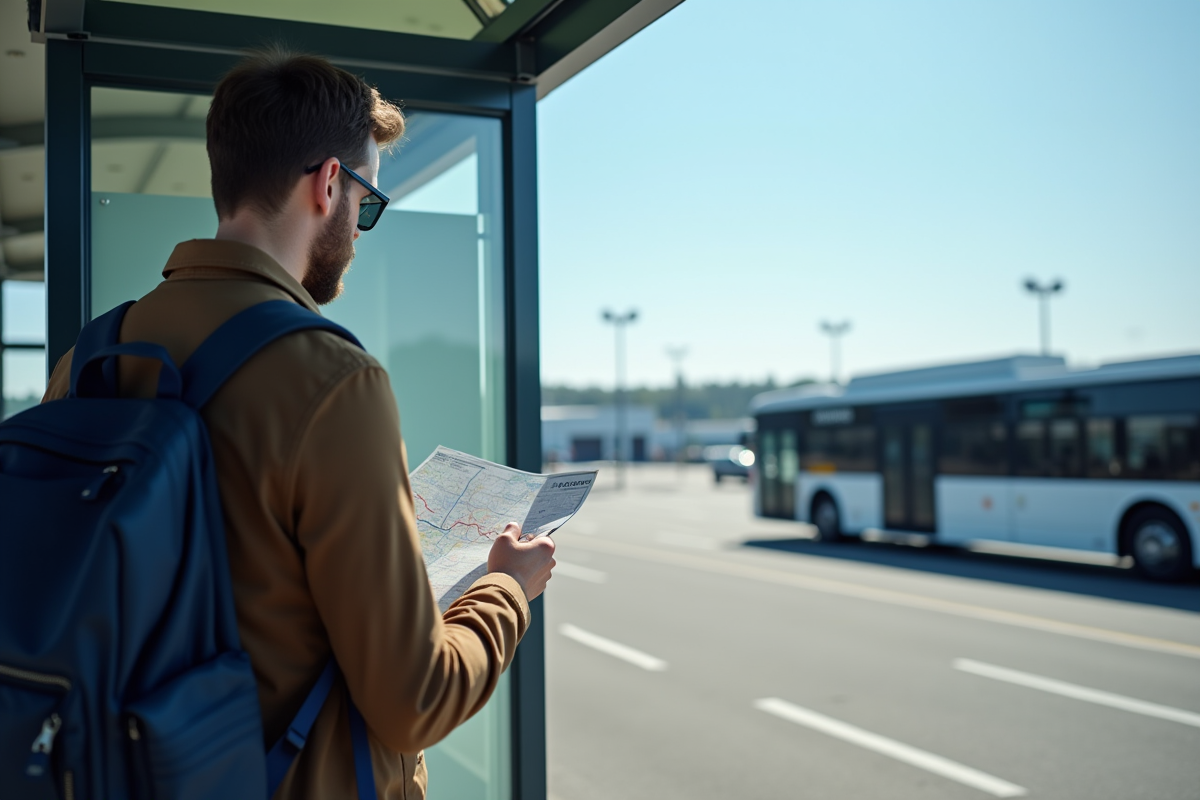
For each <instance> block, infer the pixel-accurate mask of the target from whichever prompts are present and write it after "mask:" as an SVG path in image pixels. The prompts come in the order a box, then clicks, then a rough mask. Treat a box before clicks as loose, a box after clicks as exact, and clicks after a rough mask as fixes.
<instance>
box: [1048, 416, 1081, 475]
mask: <svg viewBox="0 0 1200 800" xmlns="http://www.w3.org/2000/svg"><path fill="white" fill-rule="evenodd" d="M1079 450H1080V448H1079V421H1078V420H1074V419H1056V420H1052V421H1051V422H1050V448H1049V451H1050V452H1049V455H1050V458H1049V459H1048V464H1047V466H1048V467H1049V468H1050V474H1051V475H1053V476H1055V477H1059V478H1074V477H1078V476H1079V475H1080V474H1081V473H1082V472H1083V459H1082V458H1081V453H1080V451H1079Z"/></svg>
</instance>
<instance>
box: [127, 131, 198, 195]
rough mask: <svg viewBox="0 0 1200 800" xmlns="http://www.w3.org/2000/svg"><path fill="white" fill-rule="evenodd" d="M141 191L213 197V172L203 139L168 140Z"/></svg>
mask: <svg viewBox="0 0 1200 800" xmlns="http://www.w3.org/2000/svg"><path fill="white" fill-rule="evenodd" d="M162 148H163V149H162V157H161V158H160V159H159V162H158V164H157V166H156V167H155V168H154V170H153V171H152V172H150V173H149V175H147V177H146V180H145V185H144V187H142V189H141V191H143V192H144V193H145V194H165V195H171V196H172V197H212V173H211V172H210V171H209V166H208V150H207V149H206V148H205V145H204V142H197V141H187V142H179V141H176V142H167V143H165V144H163V145H162Z"/></svg>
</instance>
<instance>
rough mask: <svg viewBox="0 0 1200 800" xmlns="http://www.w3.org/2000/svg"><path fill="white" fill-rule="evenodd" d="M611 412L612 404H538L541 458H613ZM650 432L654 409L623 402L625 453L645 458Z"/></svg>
mask: <svg viewBox="0 0 1200 800" xmlns="http://www.w3.org/2000/svg"><path fill="white" fill-rule="evenodd" d="M614 412H615V409H614V408H613V406H542V459H543V460H544V461H546V462H547V463H552V462H556V461H611V460H613V457H614V455H615V453H614V448H613V445H614V443H615V442H616V440H617V418H616V414H615V413H614ZM653 436H654V409H653V408H650V407H649V406H634V405H629V406H625V440H624V441H625V444H624V447H623V448H622V450H623V451H624V455H625V457H626V458H627V459H629V460H632V461H646V460H648V459H649V457H650V445H651V440H652V437H653Z"/></svg>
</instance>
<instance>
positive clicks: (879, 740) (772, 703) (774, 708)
mask: <svg viewBox="0 0 1200 800" xmlns="http://www.w3.org/2000/svg"><path fill="white" fill-rule="evenodd" d="M754 707H755V708H757V709H758V710H759V711H765V712H767V713H768V714H773V715H775V716H776V717H779V718H780V719H784V720H787V721H788V722H794V723H796V724H797V725H803V726H804V727H806V728H811V729H813V730H815V731H820V732H821V733H824V734H827V735H829V736H832V737H834V738H835V739H841V740H842V741H844V742H849V743H850V744H856V745H858V746H859V747H863V748H866V749H867V750H873V751H874V752H876V753H879V754H880V755H885V756H888V757H889V758H894V759H896V760H897V761H902V762H904V763H905V764H908V765H910V766H913V767H918V768H920V769H923V770H926V771H928V772H932V773H934V774H935V775H941V776H942V777H943V778H949V779H950V780H952V781H958V782H959V783H962V784H965V785H967V786H970V787H972V788H973V789H979V790H980V791H982V792H987V793H988V794H990V795H994V796H995V797H1022V796H1024V795H1026V794H1028V793H1029V791H1028V790H1027V789H1026V788H1025V787H1023V786H1017V785H1016V784H1015V783H1009V782H1008V781H1006V780H1003V779H1001V778H997V777H996V776H995V775H989V774H987V773H986V772H980V771H979V770H977V769H974V768H972V767H968V766H965V765H963V764H959V763H958V762H957V761H951V760H950V759H948V758H942V757H941V756H938V755H934V754H933V753H930V752H927V751H925V750H920V749H918V748H916V747H912V746H910V745H907V744H904V743H903V742H897V741H896V740H895V739H889V738H887V737H886V736H880V735H879V734H877V733H871V732H870V731H864V730H863V729H862V728H858V727H855V726H854V725H850V724H849V723H846V722H842V721H840V720H836V719H834V718H833V717H827V716H825V715H824V714H818V713H817V712H816V711H810V710H809V709H807V708H801V707H800V706H798V705H795V704H793V703H789V702H788V701H786V700H780V699H779V698H778V697H767V698H763V699H762V700H755V701H754Z"/></svg>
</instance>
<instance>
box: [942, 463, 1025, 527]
mask: <svg viewBox="0 0 1200 800" xmlns="http://www.w3.org/2000/svg"><path fill="white" fill-rule="evenodd" d="M1012 480H1013V479H1012V478H1004V477H990V476H988V477H984V476H979V477H975V476H965V475H939V476H938V477H937V478H936V479H935V480H934V487H935V491H934V497H935V498H936V500H935V502H936V504H937V540H938V541H939V542H943V543H945V544H964V543H966V542H969V541H972V540H974V539H992V540H996V541H1001V542H1008V541H1012V540H1013V506H1012Z"/></svg>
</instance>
